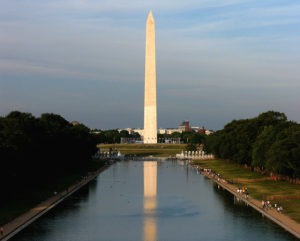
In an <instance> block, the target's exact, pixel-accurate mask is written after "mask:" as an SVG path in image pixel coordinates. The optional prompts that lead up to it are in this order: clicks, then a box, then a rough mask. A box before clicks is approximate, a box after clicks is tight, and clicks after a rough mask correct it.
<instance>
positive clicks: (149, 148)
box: [98, 144, 186, 157]
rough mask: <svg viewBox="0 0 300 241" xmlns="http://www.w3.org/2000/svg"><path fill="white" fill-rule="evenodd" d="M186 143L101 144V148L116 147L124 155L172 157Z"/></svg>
mask: <svg viewBox="0 0 300 241" xmlns="http://www.w3.org/2000/svg"><path fill="white" fill-rule="evenodd" d="M185 146H186V145H185V144H101V145H98V147H99V148H100V150H106V151H107V150H108V149H109V148H113V149H116V150H117V151H120V152H121V153H122V154H124V155H137V156H150V155H152V156H159V157H170V156H175V155H176V154H179V153H181V151H182V150H184V149H185Z"/></svg>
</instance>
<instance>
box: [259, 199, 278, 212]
mask: <svg viewBox="0 0 300 241" xmlns="http://www.w3.org/2000/svg"><path fill="white" fill-rule="evenodd" d="M261 205H262V208H263V209H265V210H268V209H271V208H273V207H274V208H275V209H276V211H277V212H279V213H281V212H282V211H283V207H282V206H280V205H278V204H277V203H275V204H274V206H272V204H271V202H270V201H264V200H262V201H261Z"/></svg>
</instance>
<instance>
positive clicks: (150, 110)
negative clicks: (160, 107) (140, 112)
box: [143, 11, 157, 144]
mask: <svg viewBox="0 0 300 241" xmlns="http://www.w3.org/2000/svg"><path fill="white" fill-rule="evenodd" d="M143 135H144V143H151V144H156V143H157V116H156V59H155V22H154V18H153V15H152V12H151V11H150V12H149V14H148V18H147V22H146V51H145V100H144V134H143Z"/></svg>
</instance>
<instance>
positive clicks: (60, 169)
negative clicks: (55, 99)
mask: <svg viewBox="0 0 300 241" xmlns="http://www.w3.org/2000/svg"><path fill="white" fill-rule="evenodd" d="M96 144H97V141H96V139H95V138H94V137H93V136H92V135H91V134H90V130H89V128H87V127H86V126H84V125H82V124H78V125H72V124H71V123H70V122H68V121H67V120H65V119H64V118H63V117H61V116H59V115H56V114H48V113H45V114H42V115H41V116H40V117H39V118H36V117H34V116H33V115H32V114H30V113H23V112H19V111H13V112H11V113H9V114H8V115H7V116H5V117H0V160H1V161H0V165H1V166H0V181H1V190H2V191H3V193H6V194H7V193H10V194H12V192H15V190H18V191H19V190H22V188H25V189H26V188H27V187H31V188H35V187H36V188H38V187H39V186H43V185H45V183H51V182H53V181H54V180H55V179H56V178H58V177H60V176H63V175H67V174H70V173H73V172H75V171H78V170H84V168H85V167H87V165H88V164H89V161H90V160H91V157H92V155H93V154H94V153H95V152H96V151H97V147H96Z"/></svg>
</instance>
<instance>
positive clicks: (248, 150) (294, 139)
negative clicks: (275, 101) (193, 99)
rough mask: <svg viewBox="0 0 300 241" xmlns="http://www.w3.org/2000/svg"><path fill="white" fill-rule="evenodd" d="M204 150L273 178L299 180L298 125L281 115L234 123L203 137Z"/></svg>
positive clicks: (275, 114) (299, 142)
mask: <svg viewBox="0 0 300 241" xmlns="http://www.w3.org/2000/svg"><path fill="white" fill-rule="evenodd" d="M205 150H206V151H207V152H209V153H212V154H214V155H215V156H216V157H217V158H221V159H225V160H230V161H233V162H236V163H239V164H242V165H247V166H250V167H251V168H253V169H256V170H259V171H262V172H266V173H270V174H274V175H276V176H288V177H290V178H299V177H300V125H299V124H298V123H295V122H292V121H288V120H287V117H286V115H285V114H284V113H280V112H274V111H268V112H265V113H262V114H260V115H259V116H257V117H255V118H252V119H242V120H234V121H232V122H230V123H229V124H227V125H226V126H225V127H224V128H223V129H222V130H219V131H217V132H215V133H214V134H212V135H210V136H208V137H207V138H206V140H205Z"/></svg>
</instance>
